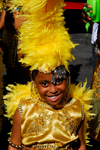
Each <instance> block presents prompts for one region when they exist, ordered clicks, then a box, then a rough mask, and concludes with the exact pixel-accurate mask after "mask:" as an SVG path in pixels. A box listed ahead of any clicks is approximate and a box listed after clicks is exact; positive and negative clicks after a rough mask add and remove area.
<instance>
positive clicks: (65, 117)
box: [58, 110, 77, 135]
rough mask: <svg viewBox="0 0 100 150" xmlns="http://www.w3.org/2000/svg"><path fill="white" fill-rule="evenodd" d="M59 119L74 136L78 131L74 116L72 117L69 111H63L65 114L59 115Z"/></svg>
mask: <svg viewBox="0 0 100 150" xmlns="http://www.w3.org/2000/svg"><path fill="white" fill-rule="evenodd" d="M58 116H59V119H60V120H61V121H62V125H63V126H64V127H65V129H66V132H69V134H71V135H72V134H73V133H75V132H76V130H77V125H76V124H77V123H76V122H75V119H74V117H73V116H70V114H69V113H68V112H67V111H64V110H63V114H60V113H59V114H58Z"/></svg>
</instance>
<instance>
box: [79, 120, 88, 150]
mask: <svg viewBox="0 0 100 150" xmlns="http://www.w3.org/2000/svg"><path fill="white" fill-rule="evenodd" d="M83 131H84V121H83V122H82V125H81V127H80V129H79V133H78V134H79V139H80V148H79V149H78V150H86V145H85V139H84V133H83Z"/></svg>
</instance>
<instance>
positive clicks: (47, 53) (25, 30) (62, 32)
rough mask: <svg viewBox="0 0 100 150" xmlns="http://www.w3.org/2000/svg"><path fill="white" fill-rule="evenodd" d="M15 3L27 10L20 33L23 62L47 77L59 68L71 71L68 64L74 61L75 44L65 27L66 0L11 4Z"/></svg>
mask: <svg viewBox="0 0 100 150" xmlns="http://www.w3.org/2000/svg"><path fill="white" fill-rule="evenodd" d="M12 3H13V5H15V4H16V5H17V6H18V5H22V7H23V9H25V10H26V15H25V14H24V15H25V17H26V18H27V19H26V21H25V22H24V23H23V25H22V27H21V28H20V29H19V31H20V33H21V35H20V38H19V40H21V41H22V42H21V44H20V45H19V49H21V51H20V52H21V53H23V55H24V58H22V59H21V60H20V62H21V63H23V64H24V65H25V66H30V70H34V69H38V70H39V71H41V72H44V73H50V72H51V71H53V70H54V69H55V68H56V67H57V66H59V65H64V66H65V68H66V69H67V70H68V61H72V60H73V59H75V58H74V56H73V55H71V50H72V48H75V44H74V43H73V42H72V41H71V37H70V36H69V34H68V32H67V29H66V28H65V26H64V25H65V21H64V16H63V11H64V10H63V7H64V6H65V3H64V0H42V1H40V0H38V1H34V0H30V1H28V2H27V0H22V1H19V0H12ZM37 4H39V5H37ZM26 5H27V7H26ZM36 6H37V8H36ZM35 8H36V9H35Z"/></svg>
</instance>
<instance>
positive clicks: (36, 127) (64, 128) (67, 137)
mask: <svg viewBox="0 0 100 150" xmlns="http://www.w3.org/2000/svg"><path fill="white" fill-rule="evenodd" d="M30 85H31V83H28V84H27V85H19V84H17V85H16V86H14V85H9V86H8V87H7V89H8V90H9V91H10V93H8V94H7V95H5V96H4V99H7V100H4V103H5V106H6V112H7V115H6V116H7V117H8V118H9V119H11V118H12V119H13V115H14V113H15V110H16V109H17V108H19V111H20V115H21V118H22V121H21V134H22V143H23V144H24V145H25V146H28V148H29V147H30V146H31V148H32V147H33V148H32V150H34V148H39V149H41V147H42V149H45V148H47V149H48V148H50V147H51V149H55V148H57V147H61V148H62V147H63V148H65V149H67V148H70V149H69V150H71V148H72V147H73V146H74V147H77V149H78V143H77V142H78V130H79V128H80V125H81V122H82V120H84V131H83V132H84V136H86V129H87V125H88V124H87V120H89V119H90V112H89V109H90V108H91V106H90V105H89V100H91V98H92V90H86V83H84V85H83V87H81V86H80V84H79V85H74V84H71V85H70V88H69V94H68V95H69V96H68V97H69V100H68V101H67V102H66V103H65V104H64V105H61V106H62V107H61V106H60V108H56V109H54V108H52V107H51V106H50V105H48V104H47V103H45V100H42V99H41V98H40V96H39V94H36V93H35V88H34V87H33V91H32V93H33V96H32V97H31V96H30V95H31V93H30V91H31V90H30ZM37 99H38V102H37V103H36V104H35V103H34V102H35V101H37ZM84 116H85V117H84ZM77 149H76V150H77Z"/></svg>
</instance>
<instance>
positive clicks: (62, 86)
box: [34, 72, 67, 107]
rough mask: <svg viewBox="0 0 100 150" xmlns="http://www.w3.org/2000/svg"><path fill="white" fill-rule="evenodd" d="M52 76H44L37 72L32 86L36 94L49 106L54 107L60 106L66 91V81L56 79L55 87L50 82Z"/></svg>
mask: <svg viewBox="0 0 100 150" xmlns="http://www.w3.org/2000/svg"><path fill="white" fill-rule="evenodd" d="M51 81H52V74H44V73H41V72H38V74H37V75H36V77H35V81H34V85H35V87H36V88H37V89H38V92H39V94H40V96H41V98H43V99H44V100H45V101H46V102H47V103H48V104H49V105H51V106H53V107H55V106H56V105H59V104H61V101H62V100H64V97H65V91H66V82H67V81H66V80H64V79H58V78H57V77H56V85H54V84H53V83H52V82H51Z"/></svg>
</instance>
